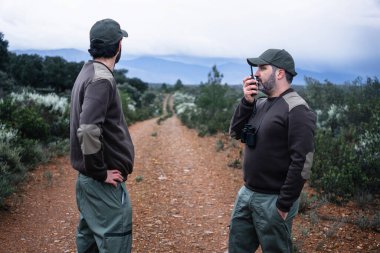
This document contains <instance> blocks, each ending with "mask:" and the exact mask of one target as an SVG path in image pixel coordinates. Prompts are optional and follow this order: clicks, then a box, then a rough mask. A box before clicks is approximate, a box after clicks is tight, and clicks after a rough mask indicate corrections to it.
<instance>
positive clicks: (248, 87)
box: [243, 76, 259, 103]
mask: <svg viewBox="0 0 380 253" xmlns="http://www.w3.org/2000/svg"><path fill="white" fill-rule="evenodd" d="M243 92H244V98H245V100H247V102H249V103H253V101H254V100H255V97H256V95H257V94H258V93H259V91H258V85H257V81H256V80H254V79H253V78H252V76H247V77H246V78H244V79H243Z"/></svg>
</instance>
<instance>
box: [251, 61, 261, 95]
mask: <svg viewBox="0 0 380 253" xmlns="http://www.w3.org/2000/svg"><path fill="white" fill-rule="evenodd" d="M250 66H251V77H252V79H253V80H255V81H256V87H257V90H258V89H259V81H257V77H256V76H255V75H254V74H253V68H252V65H250ZM254 96H255V95H254V94H252V97H254Z"/></svg>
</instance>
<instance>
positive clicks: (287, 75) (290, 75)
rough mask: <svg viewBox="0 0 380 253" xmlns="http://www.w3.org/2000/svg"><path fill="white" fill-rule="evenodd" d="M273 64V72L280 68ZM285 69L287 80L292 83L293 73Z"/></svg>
mask: <svg viewBox="0 0 380 253" xmlns="http://www.w3.org/2000/svg"><path fill="white" fill-rule="evenodd" d="M271 66H272V72H273V73H274V72H276V70H277V69H279V68H278V67H276V66H273V65H271ZM284 71H285V78H286V81H287V82H288V83H289V84H291V83H292V82H293V75H292V74H290V73H289V72H288V71H286V70H285V69H284Z"/></svg>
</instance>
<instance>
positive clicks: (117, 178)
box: [104, 170, 123, 187]
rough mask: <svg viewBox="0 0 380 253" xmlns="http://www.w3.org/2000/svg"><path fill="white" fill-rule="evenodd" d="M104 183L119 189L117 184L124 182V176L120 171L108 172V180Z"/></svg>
mask: <svg viewBox="0 0 380 253" xmlns="http://www.w3.org/2000/svg"><path fill="white" fill-rule="evenodd" d="M104 182H105V183H107V184H112V185H113V186H115V187H117V183H119V182H120V183H121V182H123V176H122V175H121V172H120V171H118V170H107V178H106V180H105V181H104Z"/></svg>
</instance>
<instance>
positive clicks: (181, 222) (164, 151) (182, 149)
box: [0, 107, 380, 253]
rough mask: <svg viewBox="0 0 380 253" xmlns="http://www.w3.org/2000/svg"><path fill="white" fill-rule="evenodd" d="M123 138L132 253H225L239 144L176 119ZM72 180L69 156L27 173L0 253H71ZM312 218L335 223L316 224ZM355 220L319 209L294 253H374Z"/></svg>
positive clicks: (5, 214) (303, 225)
mask: <svg viewBox="0 0 380 253" xmlns="http://www.w3.org/2000/svg"><path fill="white" fill-rule="evenodd" d="M164 108H165V107H164ZM130 132H131V135H132V139H133V142H134V144H135V148H136V159H135V169H134V172H133V174H132V175H130V176H129V178H128V181H127V188H128V190H129V193H130V197H131V201H132V208H133V252H136V253H138V252H141V253H153V252H177V253H198V252H210V253H211V252H215V253H223V252H226V250H227V245H226V244H227V237H228V223H229V217H230V213H231V209H232V205H233V202H234V199H235V194H236V193H237V191H238V189H239V188H240V186H241V184H242V175H241V170H236V169H231V168H229V167H228V166H227V164H228V163H231V161H234V160H235V159H237V158H239V156H240V155H239V151H240V148H239V145H237V147H235V148H232V147H230V146H229V145H231V143H230V142H227V141H226V138H224V137H223V136H214V137H203V138H200V137H198V136H197V133H196V132H195V131H194V130H190V129H187V128H186V127H185V126H183V125H182V124H181V123H180V121H179V120H178V119H177V118H176V117H175V116H173V117H171V118H168V119H166V120H164V121H162V122H161V123H160V124H158V123H157V119H151V120H147V121H144V122H140V123H136V124H134V125H133V126H131V127H130ZM217 140H223V141H224V144H225V148H224V150H222V151H219V152H217V151H216V148H215V146H216V142H217ZM76 177H77V173H76V172H75V171H74V170H73V169H72V168H71V167H70V163H69V159H68V157H62V158H58V159H56V160H54V161H53V162H51V163H49V164H47V165H43V166H40V167H39V168H37V169H36V170H34V172H32V173H31V175H30V178H29V180H28V181H26V182H25V184H24V185H23V187H22V190H21V191H19V192H18V193H17V194H14V195H13V196H12V197H11V198H10V199H9V200H8V203H9V206H10V209H9V210H8V211H1V212H0V252H1V253H13V252H14V253H16V252H17V253H24V252H27V253H42V252H49V253H50V252H52V253H53V252H54V253H57V252H58V253H60V252H65V253H66V252H70V253H71V252H75V251H76V249H75V231H76V225H77V221H78V211H77V208H76V203H75V192H74V190H75V181H76ZM372 213H373V212H372ZM319 214H324V215H329V217H335V218H334V219H332V220H322V219H319V218H318V217H320V216H318V215H319ZM359 214H365V211H363V210H361V209H358V208H356V207H354V206H351V207H349V208H347V207H346V208H344V207H337V206H333V205H331V204H326V205H321V206H320V207H319V208H318V210H317V209H316V210H313V211H312V212H310V213H309V214H307V215H299V216H297V218H296V220H295V224H294V226H293V227H294V233H293V234H294V239H295V240H296V241H297V242H298V243H297V245H298V247H299V248H298V250H299V252H339V253H341V252H343V253H344V252H379V251H378V250H379V249H380V236H379V233H376V232H373V231H368V230H360V229H359V228H358V227H357V226H354V225H352V224H351V223H347V222H342V221H343V218H344V219H345V220H349V218H350V217H357V216H358V215H359Z"/></svg>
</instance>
